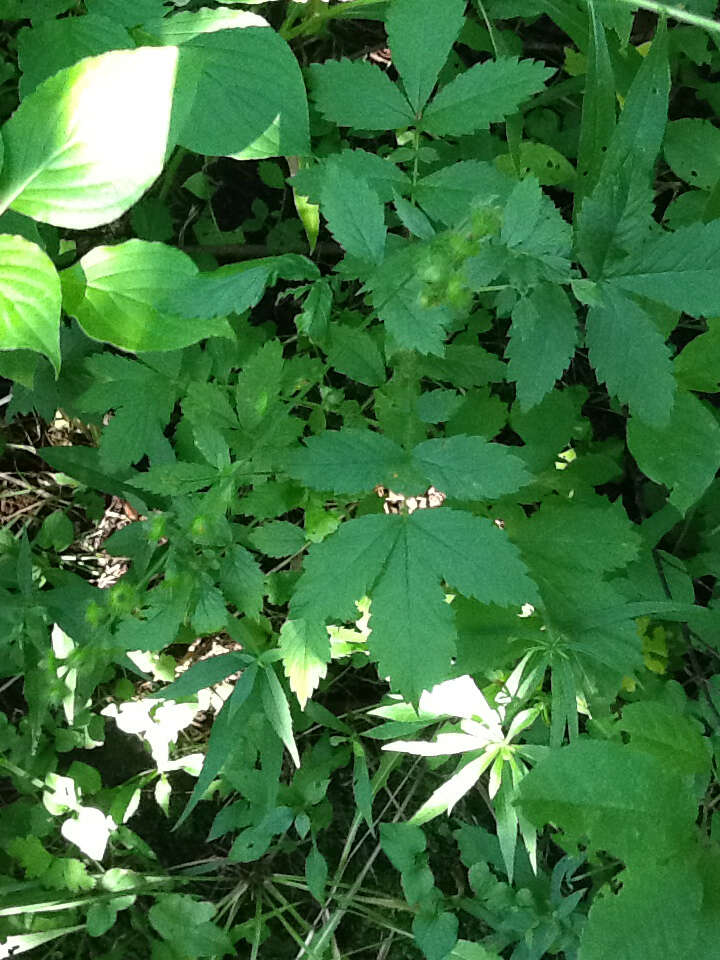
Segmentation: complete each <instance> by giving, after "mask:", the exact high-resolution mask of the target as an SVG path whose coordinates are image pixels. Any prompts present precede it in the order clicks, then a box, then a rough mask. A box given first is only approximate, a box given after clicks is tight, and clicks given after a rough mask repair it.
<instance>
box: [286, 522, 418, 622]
mask: <svg viewBox="0 0 720 960" xmlns="http://www.w3.org/2000/svg"><path fill="white" fill-rule="evenodd" d="M388 519H389V518H388V517H386V516H383V515H375V516H372V515H371V516H365V517H358V518H355V519H354V520H352V521H350V522H348V523H343V524H342V525H341V526H340V528H339V530H338V531H337V533H334V534H332V536H330V537H328V538H327V539H326V540H323V541H321V542H320V543H316V544H313V546H312V547H310V549H309V550H308V552H307V554H306V556H305V559H304V561H303V575H302V577H301V578H300V581H299V583H298V585H297V587H296V589H295V593H294V594H293V597H292V600H291V601H290V614H291V618H292V619H293V620H296V619H305V620H307V621H308V624H309V625H312V623H313V621H319V622H320V623H324V622H325V620H326V618H328V617H337V618H341V619H342V620H356V619H357V618H358V610H357V607H356V606H355V603H356V601H358V600H360V599H362V597H364V596H366V595H367V594H368V592H369V590H370V587H371V586H372V584H373V583H374V582H375V580H376V579H377V576H378V573H379V571H380V570H381V569H382V567H383V564H384V563H385V559H386V558H387V556H388V555H389V553H390V551H391V550H392V549H393V546H394V544H395V542H396V540H397V538H398V536H399V535H400V528H399V527H398V526H397V525H395V524H393V523H391V522H388ZM330 587H332V589H330Z"/></svg>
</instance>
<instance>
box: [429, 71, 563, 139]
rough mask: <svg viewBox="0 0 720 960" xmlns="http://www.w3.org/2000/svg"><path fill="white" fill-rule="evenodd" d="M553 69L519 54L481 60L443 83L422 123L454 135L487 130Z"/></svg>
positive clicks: (435, 131)
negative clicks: (517, 56)
mask: <svg viewBox="0 0 720 960" xmlns="http://www.w3.org/2000/svg"><path fill="white" fill-rule="evenodd" d="M553 73H554V70H551V69H549V68H548V67H546V66H545V65H544V64H542V63H539V62H537V61H533V60H518V59H517V58H516V57H504V58H502V59H499V60H486V61H485V62H484V63H478V64H476V65H475V66H474V67H471V68H470V69H469V70H466V71H465V73H461V74H460V75H459V76H457V77H456V78H455V79H454V80H452V81H451V82H450V83H449V84H448V85H447V86H445V87H443V89H442V90H441V91H440V92H439V93H438V94H437V96H436V97H435V98H434V100H433V101H432V103H431V104H430V105H429V106H428V107H427V109H426V110H425V111H424V113H423V119H422V127H423V129H424V130H427V131H428V132H429V133H432V134H435V135H436V136H452V137H461V136H464V135H466V134H469V133H475V131H476V130H485V129H487V127H488V126H489V125H490V124H491V123H500V122H501V121H502V120H504V119H505V117H507V116H508V115H509V114H511V113H515V112H516V111H517V110H518V108H519V106H520V104H521V103H524V101H526V100H528V99H529V98H530V97H531V96H532V95H533V94H534V93H538V92H539V91H540V90H542V89H543V87H544V85H545V82H546V80H548V79H549V78H550V77H551V76H552V75H553Z"/></svg>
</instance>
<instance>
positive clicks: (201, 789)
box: [130, 648, 277, 830]
mask: <svg viewBox="0 0 720 960" xmlns="http://www.w3.org/2000/svg"><path fill="white" fill-rule="evenodd" d="M130 649H132V648H130ZM257 675H258V668H257V666H256V664H254V663H252V664H250V666H248V667H247V668H246V669H245V670H243V672H242V675H241V676H240V679H239V680H238V681H237V682H236V684H235V688H234V690H233V692H232V693H231V694H230V697H229V699H228V700H226V701H225V703H224V704H223V706H222V707H221V709H220V713H218V715H217V716H216V717H215V720H214V722H213V725H212V729H211V730H210V738H209V740H208V745H207V752H206V754H205V760H204V761H203V766H202V770H201V771H200V776H199V777H198V778H197V780H196V782H195V786H194V787H193V792H192V793H191V794H190V799H189V800H188V802H187V804H186V805H185V809H184V810H183V812H182V814H181V816H180V818H179V819H178V822H177V823H176V824H175V827H174V829H175V830H177V829H178V827H180V826H181V825H182V824H183V823H184V822H185V820H187V818H188V817H189V816H190V814H191V813H192V811H193V810H194V809H195V807H196V806H197V805H198V803H199V802H200V800H202V798H203V796H204V794H205V791H206V790H207V789H208V787H209V786H210V784H211V783H212V782H213V780H214V779H215V777H216V776H217V775H218V774H219V773H220V771H221V770H222V767H223V765H224V764H225V762H226V760H228V759H229V758H230V757H231V755H232V752H233V747H234V746H235V745H236V743H237V732H236V731H235V730H234V728H233V723H232V720H233V717H234V714H235V713H236V712H237V710H238V709H239V708H240V707H241V706H242V705H243V704H245V703H246V702H247V701H248V698H249V697H250V696H251V694H252V693H253V690H254V687H255V680H256V678H257ZM276 679H277V678H276Z"/></svg>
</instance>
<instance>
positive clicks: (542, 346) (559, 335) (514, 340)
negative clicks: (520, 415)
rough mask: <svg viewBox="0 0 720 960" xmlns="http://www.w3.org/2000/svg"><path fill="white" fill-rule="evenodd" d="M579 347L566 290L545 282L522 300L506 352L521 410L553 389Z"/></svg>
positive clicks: (515, 310) (532, 405) (516, 311)
mask: <svg viewBox="0 0 720 960" xmlns="http://www.w3.org/2000/svg"><path fill="white" fill-rule="evenodd" d="M576 345H577V319H576V317H575V311H574V310H573V308H572V305H571V303H570V300H569V299H568V297H567V295H566V293H565V292H564V290H563V289H562V287H559V286H555V285H551V284H549V283H543V284H540V285H539V286H537V287H535V289H534V290H533V291H532V293H530V295H529V296H527V297H525V298H523V299H522V300H520V301H518V303H517V304H516V306H515V308H514V310H513V313H512V330H511V333H510V342H509V343H508V347H507V350H506V356H507V357H508V359H509V361H510V364H509V368H508V369H509V374H510V378H511V379H513V380H515V381H516V383H517V398H518V403H519V404H520V409H521V410H529V409H530V407H534V406H535V405H536V404H537V403H539V402H540V401H541V400H542V398H543V397H544V396H545V394H546V393H548V392H549V391H550V390H552V388H553V386H554V384H555V381H556V380H557V379H558V378H559V377H560V376H562V373H563V371H564V370H565V368H566V367H567V365H568V364H569V363H570V360H571V359H572V357H573V354H574V353H575V347H576Z"/></svg>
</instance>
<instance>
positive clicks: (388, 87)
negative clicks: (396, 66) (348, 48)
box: [309, 59, 413, 130]
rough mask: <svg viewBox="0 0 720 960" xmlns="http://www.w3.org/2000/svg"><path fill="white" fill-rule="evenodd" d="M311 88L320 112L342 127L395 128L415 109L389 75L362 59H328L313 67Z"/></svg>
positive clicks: (410, 117) (404, 123)
mask: <svg viewBox="0 0 720 960" xmlns="http://www.w3.org/2000/svg"><path fill="white" fill-rule="evenodd" d="M309 75H310V89H311V91H312V96H313V99H314V101H315V105H316V106H317V108H318V110H319V111H320V113H321V114H322V115H323V116H324V117H325V118H326V120H330V121H331V122H332V123H336V124H337V125H338V126H339V127H355V128H357V129H360V130H395V129H396V128H398V127H407V126H410V125H411V124H412V122H413V112H412V110H411V109H410V107H409V105H408V102H407V100H406V99H405V97H404V96H403V95H402V94H401V93H400V91H399V90H398V88H397V87H396V86H395V84H394V83H393V82H392V81H391V80H390V78H389V77H388V75H387V74H386V73H384V72H383V71H382V70H380V68H379V67H376V66H374V65H373V64H371V63H367V62H365V61H363V60H345V59H342V60H328V61H326V62H325V63H314V64H313V65H312V66H311V67H310V71H309Z"/></svg>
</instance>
